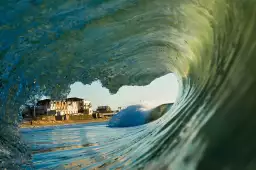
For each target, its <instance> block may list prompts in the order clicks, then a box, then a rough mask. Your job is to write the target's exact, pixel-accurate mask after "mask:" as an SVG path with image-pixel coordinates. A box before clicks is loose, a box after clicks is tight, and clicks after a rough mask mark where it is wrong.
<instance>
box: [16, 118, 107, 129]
mask: <svg viewBox="0 0 256 170" xmlns="http://www.w3.org/2000/svg"><path fill="white" fill-rule="evenodd" d="M108 120H109V118H98V119H90V120H62V121H56V120H47V121H46V120H33V121H32V124H31V121H23V122H22V123H21V124H20V126H19V127H20V128H37V127H44V126H56V125H68V124H85V123H94V122H107V121H108Z"/></svg>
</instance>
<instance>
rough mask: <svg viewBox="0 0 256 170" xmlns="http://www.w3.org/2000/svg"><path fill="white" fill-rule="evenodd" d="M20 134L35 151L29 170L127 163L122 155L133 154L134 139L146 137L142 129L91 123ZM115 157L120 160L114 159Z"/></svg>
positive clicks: (96, 166)
mask: <svg viewBox="0 0 256 170" xmlns="http://www.w3.org/2000/svg"><path fill="white" fill-rule="evenodd" d="M20 133H21V135H22V138H23V139H24V140H25V141H26V142H27V145H28V146H29V147H30V149H31V151H32V160H31V162H32V163H30V165H26V166H24V167H25V168H29V167H31V168H33V169H45V168H48V169H70V168H72V169H76V168H77V169H81V168H86V169H87V168H89V169H90V168H96V169H97V168H102V167H104V166H106V165H109V164H113V165H114V164H116V166H118V163H121V162H125V161H126V159H124V157H122V155H124V154H125V153H129V151H130V150H131V149H132V148H130V149H129V146H132V144H135V143H136V140H133V139H135V138H134V136H137V135H141V134H143V133H144V130H143V128H141V127H132V128H109V127H107V125H106V123H90V124H79V125H65V126H55V127H43V128H35V129H21V130H20ZM117 141H118V142H117ZM124 144H125V145H124ZM119 145H120V146H121V145H123V147H120V146H119ZM133 147H134V146H133ZM113 148H116V149H113ZM114 153H115V155H118V156H117V157H114V158H113V157H111V156H112V155H113V154H114ZM117 153H120V154H117ZM110 157H111V159H109V158H110Z"/></svg>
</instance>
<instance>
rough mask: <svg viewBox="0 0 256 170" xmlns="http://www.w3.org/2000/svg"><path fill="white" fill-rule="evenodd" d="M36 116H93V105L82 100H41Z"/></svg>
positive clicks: (37, 106)
mask: <svg viewBox="0 0 256 170" xmlns="http://www.w3.org/2000/svg"><path fill="white" fill-rule="evenodd" d="M35 112H36V115H72V114H92V112H93V111H92V104H91V102H90V101H88V100H84V99H81V98H76V97H72V98H67V99H65V100H50V99H45V100H40V101H38V102H37V105H36V108H35Z"/></svg>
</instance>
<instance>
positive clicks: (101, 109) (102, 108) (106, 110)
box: [96, 106, 112, 113]
mask: <svg viewBox="0 0 256 170" xmlns="http://www.w3.org/2000/svg"><path fill="white" fill-rule="evenodd" d="M96 111H97V112H98V113H110V112H112V110H111V108H110V107H109V106H98V108H97V110H96Z"/></svg>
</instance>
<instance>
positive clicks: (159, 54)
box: [0, 0, 256, 170]
mask: <svg viewBox="0 0 256 170" xmlns="http://www.w3.org/2000/svg"><path fill="white" fill-rule="evenodd" d="M255 21H256V1H255V0H243V1H241V0H77V1H64V0H56V1H41V0H30V1H28V0H18V1H14V0H2V1H1V2H0V60H1V62H0V169H4V168H6V169H22V168H24V164H28V165H31V164H32V165H31V168H32V169H33V168H37V167H38V166H36V167H33V162H32V163H31V157H32V156H33V154H34V153H33V152H32V151H31V149H30V147H29V146H28V144H27V143H26V140H24V138H23V136H24V135H20V130H19V128H18V125H19V123H20V121H21V114H20V109H19V108H20V105H21V104H23V103H24V102H25V101H29V100H31V99H32V98H33V96H35V95H39V96H40V95H42V96H43V95H44V96H51V98H52V99H57V98H65V97H66V96H67V95H68V94H69V91H70V85H71V84H73V83H75V82H77V81H79V82H82V83H83V84H90V83H91V82H93V81H95V80H100V81H101V83H102V84H103V86H104V87H106V88H108V89H109V90H110V92H111V93H116V92H117V91H118V89H119V88H120V87H122V86H124V85H147V84H149V83H150V82H152V81H153V80H154V79H155V78H158V77H160V76H163V75H165V74H168V73H171V72H172V73H174V74H175V75H176V76H177V78H178V82H179V86H180V92H179V96H178V98H177V100H176V102H175V104H174V105H173V106H172V107H171V109H170V110H169V111H168V112H167V113H165V114H164V115H163V116H162V117H161V118H159V119H157V120H155V121H153V122H149V123H146V124H144V125H141V126H134V127H122V128H121V129H122V130H121V131H120V133H113V131H115V130H114V129H115V127H108V126H107V125H105V126H104V125H99V126H100V127H102V126H104V130H102V131H100V132H99V131H97V132H96V131H95V134H96V138H91V140H93V139H95V140H94V141H92V144H91V146H88V145H86V148H89V149H91V150H92V149H93V147H96V149H94V150H93V154H92V155H91V156H88V155H86V154H75V155H73V156H75V160H94V161H88V164H81V165H80V166H79V168H80V169H88V168H90V167H91V168H92V167H93V168H95V169H118V168H119V169H152V170H153V169H170V170H255V169H256V147H255V143H256V138H255V137H254V134H255V132H256V124H255V118H256V117H255V110H256V105H255V103H256V98H255V94H256V67H255V63H256V57H255V54H256V48H255V46H256V34H255V30H256V24H255ZM81 128H82V127H81ZM87 128H88V127H87ZM100 129H101V128H100ZM92 130H95V129H94V128H92ZM70 131H71V132H72V129H71V130H70ZM24 133H26V132H23V134H24ZM105 134H108V138H105V141H104V140H103V139H102V138H101V137H102V136H104V135H105ZM74 135H76V134H74ZM81 135H82V134H81ZM81 135H80V136H81ZM78 136H79V135H78ZM81 138H82V136H81ZM97 141H98V142H99V144H98V145H97V146H95V144H96V142H97ZM103 143H104V144H103ZM84 147H85V146H84ZM68 149H69V150H70V151H72V148H68ZM73 149H74V148H73ZM73 151H74V152H76V151H75V150H73ZM101 153H104V154H103V155H101ZM67 156H68V155H67ZM99 156H100V159H96V158H97V157H99ZM63 159H65V158H63ZM32 161H33V159H32ZM42 161H43V160H42ZM62 161H63V162H62ZM66 163H67V162H65V161H64V160H58V165H56V166H61V167H65V166H64V164H66ZM59 164H62V165H59ZM56 166H55V167H52V168H57V167H56ZM41 168H44V167H41ZM68 168H72V166H71V167H70V166H68Z"/></svg>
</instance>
